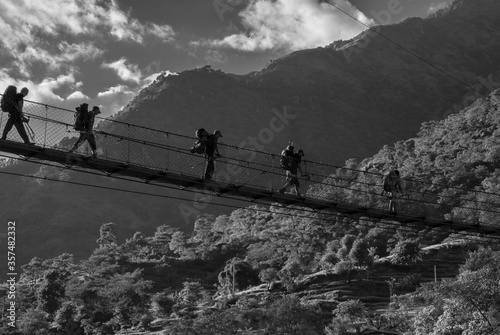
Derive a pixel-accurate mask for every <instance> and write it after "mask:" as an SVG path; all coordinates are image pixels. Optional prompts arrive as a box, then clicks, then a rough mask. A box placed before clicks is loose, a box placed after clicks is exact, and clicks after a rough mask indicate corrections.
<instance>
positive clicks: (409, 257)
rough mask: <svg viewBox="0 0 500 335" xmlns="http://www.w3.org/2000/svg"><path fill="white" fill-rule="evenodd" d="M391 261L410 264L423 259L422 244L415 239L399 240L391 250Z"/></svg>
mask: <svg viewBox="0 0 500 335" xmlns="http://www.w3.org/2000/svg"><path fill="white" fill-rule="evenodd" d="M391 256H392V257H391V263H392V264H395V265H404V266H410V265H413V264H417V263H418V262H420V261H422V252H421V250H420V245H419V244H418V242H416V241H415V240H403V241H399V242H398V243H397V244H396V246H395V247H394V249H393V250H392V251H391Z"/></svg>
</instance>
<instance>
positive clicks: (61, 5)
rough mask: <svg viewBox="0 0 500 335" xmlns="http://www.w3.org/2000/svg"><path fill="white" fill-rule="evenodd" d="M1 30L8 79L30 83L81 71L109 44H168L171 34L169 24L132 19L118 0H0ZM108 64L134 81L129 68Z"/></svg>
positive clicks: (0, 44) (0, 64) (2, 59)
mask: <svg viewBox="0 0 500 335" xmlns="http://www.w3.org/2000/svg"><path fill="white" fill-rule="evenodd" d="M0 32H1V37H0V52H1V54H2V57H0V68H2V69H5V71H4V72H3V73H4V75H6V76H7V77H8V78H10V79H8V81H9V82H27V83H29V82H33V86H35V87H37V86H38V83H40V84H43V85H46V81H47V80H46V79H45V78H53V77H56V78H57V77H58V76H59V75H60V74H65V75H71V76H78V75H82V74H81V73H80V72H79V71H80V67H81V66H86V64H88V63H89V62H91V61H94V62H98V58H100V57H104V55H105V54H106V52H107V47H108V45H109V43H111V42H116V43H118V42H121V41H126V42H133V43H134V42H135V43H139V44H142V45H145V43H146V39H145V38H146V37H149V38H153V39H156V41H160V42H167V43H168V42H172V41H173V40H174V37H175V35H176V33H175V31H174V30H173V29H172V27H171V26H169V25H158V24H154V23H151V22H141V21H139V20H138V19H136V18H134V17H132V16H131V12H125V11H123V10H122V9H121V8H120V7H119V5H118V1H117V0H109V1H101V0H51V1H35V0H23V1H18V0H4V1H1V2H0ZM110 66H111V67H113V68H114V69H115V71H117V73H118V75H119V76H120V77H121V78H124V80H127V81H133V82H139V79H138V78H137V71H136V69H134V68H133V67H127V66H126V64H120V63H117V64H110ZM83 75H84V74H83ZM36 89H37V90H38V88H36ZM40 91H41V89H40ZM41 94H42V95H44V96H47V95H48V92H42V91H41ZM56 96H57V94H54V95H53V96H52V98H55V97H56Z"/></svg>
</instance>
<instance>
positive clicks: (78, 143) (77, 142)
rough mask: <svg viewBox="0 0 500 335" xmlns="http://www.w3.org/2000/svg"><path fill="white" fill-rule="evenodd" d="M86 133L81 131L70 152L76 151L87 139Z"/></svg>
mask: <svg viewBox="0 0 500 335" xmlns="http://www.w3.org/2000/svg"><path fill="white" fill-rule="evenodd" d="M85 138H86V136H85V133H80V137H78V140H76V142H75V144H73V147H72V148H71V149H69V152H73V151H75V150H76V149H77V148H78V147H79V146H80V145H81V144H82V143H83V141H85Z"/></svg>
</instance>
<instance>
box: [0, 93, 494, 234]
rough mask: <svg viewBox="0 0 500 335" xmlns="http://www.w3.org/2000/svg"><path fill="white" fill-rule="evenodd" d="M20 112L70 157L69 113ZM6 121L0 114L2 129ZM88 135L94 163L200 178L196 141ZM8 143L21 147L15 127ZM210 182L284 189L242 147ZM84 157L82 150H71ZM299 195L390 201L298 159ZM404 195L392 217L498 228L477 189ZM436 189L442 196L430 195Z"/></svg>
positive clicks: (141, 131)
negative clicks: (91, 139) (95, 156)
mask: <svg viewBox="0 0 500 335" xmlns="http://www.w3.org/2000/svg"><path fill="white" fill-rule="evenodd" d="M23 112H24V114H25V115H26V116H28V117H29V119H30V121H29V123H28V124H27V125H29V129H28V130H29V131H28V133H31V131H32V133H33V134H34V143H35V144H36V145H37V146H41V147H44V148H53V149H57V150H62V151H68V150H69V149H70V148H71V147H72V145H73V144H74V143H75V141H76V139H77V137H78V135H79V132H77V131H75V130H74V129H73V124H74V120H75V112H74V111H71V110H67V109H63V108H58V107H54V106H49V105H44V104H40V103H37V102H33V101H29V100H25V103H24V111H23ZM7 119H8V114H7V113H0V126H1V127H2V129H3V128H4V127H5V123H6V121H7ZM96 123H97V126H96V127H95V130H94V135H95V137H96V142H97V152H98V157H99V158H101V159H105V160H109V161H115V162H122V163H126V164H133V165H136V166H141V167H147V168H149V169H154V170H158V171H168V172H174V173H177V174H180V175H185V176H190V177H194V178H200V179H202V178H203V175H204V171H205V168H206V163H207V160H206V158H205V157H204V156H203V155H199V154H194V153H191V152H190V148H191V147H192V146H193V143H194V140H195V139H194V138H193V137H189V136H183V135H178V134H172V133H169V132H166V131H162V130H158V129H153V128H149V127H143V126H137V125H133V124H128V123H125V122H120V121H117V120H112V119H105V120H104V119H102V118H96ZM7 139H8V140H12V141H18V142H22V140H21V138H20V136H19V134H18V133H17V132H16V130H15V129H13V130H12V131H11V132H10V133H9V134H8V138H7ZM219 151H220V153H221V155H222V157H221V158H219V159H217V160H216V163H215V164H216V169H215V172H214V175H213V178H212V180H214V181H216V182H221V183H222V182H223V183H228V184H233V185H236V186H248V187H253V188H257V189H259V190H263V191H270V192H277V191H278V190H279V189H280V188H281V187H283V186H284V185H285V184H286V178H285V173H284V170H283V169H282V168H281V167H280V156H279V155H277V154H272V153H268V152H261V151H256V150H251V149H247V148H242V147H237V146H231V145H226V144H223V143H220V144H219ZM76 152H77V153H81V154H90V150H89V148H88V145H87V144H85V145H83V146H81V147H80V148H79V149H78V150H77V151H76ZM302 169H303V172H304V176H302V177H300V176H299V182H300V189H301V190H302V191H303V194H304V195H305V196H306V197H307V198H314V199H319V200H326V201H330V202H336V203H339V204H346V205H353V206H357V207H362V208H365V209H378V210H384V211H385V210H387V209H388V202H389V199H388V197H387V196H386V195H385V194H382V176H381V175H380V174H376V173H368V172H363V171H358V170H354V169H347V168H344V167H337V166H332V165H328V164H323V163H317V162H312V161H303V163H302ZM402 186H403V190H404V193H405V195H404V196H399V197H395V198H394V199H393V200H394V201H395V202H396V203H397V210H398V213H405V214H407V215H411V216H414V217H422V218H424V217H425V218H433V219H438V220H446V221H453V222H465V223H467V224H471V225H475V226H477V225H486V226H500V195H498V194H492V193H487V192H481V191H476V190H466V189H459V188H455V189H453V190H452V191H450V190H451V189H450V188H444V187H441V188H440V187H436V185H434V184H432V183H430V182H427V181H419V180H414V179H405V178H402ZM436 189H438V190H440V191H435V190H436Z"/></svg>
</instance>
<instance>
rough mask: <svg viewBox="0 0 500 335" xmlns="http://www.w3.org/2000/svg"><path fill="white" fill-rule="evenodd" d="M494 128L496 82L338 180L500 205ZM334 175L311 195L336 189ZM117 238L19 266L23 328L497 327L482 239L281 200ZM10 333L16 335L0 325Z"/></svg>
mask: <svg viewBox="0 0 500 335" xmlns="http://www.w3.org/2000/svg"><path fill="white" fill-rule="evenodd" d="M499 126H500V90H497V91H495V92H494V93H493V94H491V95H490V96H489V97H488V98H486V99H481V100H478V101H477V102H475V103H474V104H473V105H472V106H470V107H469V108H467V109H465V110H463V111H461V112H460V113H458V114H456V115H451V116H449V117H448V118H447V119H446V120H443V121H432V122H427V123H425V124H423V125H422V128H421V131H420V133H419V134H418V136H417V137H415V138H411V139H408V140H406V141H400V142H397V143H395V144H394V145H391V146H386V147H384V148H383V149H382V150H381V151H380V152H379V153H378V154H376V155H375V156H373V157H371V158H367V159H365V160H363V161H362V162H359V163H357V162H356V161H355V160H349V161H348V162H347V165H346V167H348V168H351V169H352V171H353V172H352V174H350V175H349V176H345V175H343V176H342V180H344V182H345V183H357V182H359V181H360V179H362V178H365V175H367V174H374V173H376V172H383V171H385V170H387V169H388V168H398V169H400V170H401V172H402V174H403V176H404V177H406V178H409V177H411V178H418V179H425V180H428V181H432V185H431V186H427V188H428V189H427V191H428V192H432V193H434V194H436V195H437V196H438V197H439V196H444V195H447V196H448V195H450V194H454V195H456V207H455V208H448V207H447V208H440V210H450V212H455V211H458V212H460V208H461V205H462V204H463V203H464V202H470V201H471V199H470V194H469V192H468V191H467V190H468V189H475V190H477V191H482V192H484V193H481V194H484V197H485V199H486V200H487V204H488V210H491V209H496V208H498V207H499V206H500V201H499V200H498V199H497V197H498V196H497V193H498V192H497V190H498V188H499V187H500V182H499V178H498V174H499V173H500V170H499V169H498V166H499V163H500V160H499V159H500V157H499V155H498V152H499V148H500V139H499V133H498V132H499V131H498V129H499ZM339 171H345V170H339ZM362 171H365V172H362ZM339 173H344V174H345V172H339ZM338 177H340V176H338V175H335V174H332V175H331V176H330V177H329V178H328V180H336V179H339V178H338ZM347 177H348V178H347ZM328 180H326V181H325V183H324V184H323V186H322V187H320V188H315V189H311V190H309V192H330V193H331V194H334V193H335V192H339V191H338V190H337V189H338V187H337V185H335V184H333V183H330V182H329V181H328ZM405 185H406V187H409V186H411V185H413V184H412V183H409V182H408V183H406V184H405ZM342 192H348V191H342ZM344 195H345V196H346V197H351V198H352V197H353V196H354V195H352V194H349V193H345V194H344ZM352 200H354V201H356V200H358V201H362V199H352ZM466 214H467V213H463V219H464V220H471V221H472V222H475V221H474V220H481V222H482V223H483V224H491V225H499V224H500V223H499V222H497V221H496V220H490V219H488V217H478V218H476V217H467V215H466ZM486 220H489V221H488V222H486ZM117 233H118V232H117V225H116V223H106V224H104V225H102V226H101V230H100V238H99V239H98V241H97V243H96V245H95V250H94V252H93V254H92V255H91V257H89V258H88V259H85V260H83V261H75V260H74V259H73V258H72V256H71V255H69V254H63V255H61V256H59V257H55V258H53V259H46V260H42V259H38V258H35V259H33V260H32V261H31V262H30V263H29V264H26V265H24V266H23V267H22V268H23V274H22V276H21V279H20V284H21V285H20V286H19V288H18V293H17V294H18V302H19V306H20V309H19V310H18V311H17V313H18V314H17V315H18V325H19V329H20V331H21V333H22V334H26V335H28V334H30V335H31V334H47V333H48V331H47V329H50V328H52V329H53V330H54V331H56V330H57V329H59V330H62V331H65V332H66V333H69V330H71V331H72V332H74V333H75V334H83V333H85V334H117V333H123V334H125V331H126V330H141V331H147V332H150V333H151V334H153V332H156V334H169V335H174V334H200V335H201V334H203V335H209V334H214V335H215V334H233V333H235V332H237V331H239V332H240V333H241V334H297V335H298V334H328V335H333V334H356V333H357V332H358V331H361V330H363V329H365V328H370V327H371V328H378V329H382V328H384V329H389V330H391V331H398V332H400V333H402V334H407V335H410V334H412V335H413V334H418V335H424V334H425V335H449V334H469V335H480V334H481V335H483V334H497V333H499V332H500V323H499V321H500V314H499V310H500V304H499V302H500V287H499V285H498V283H499V282H500V249H499V245H498V240H496V241H492V240H491V239H489V238H488V237H485V236H475V235H474V234H471V233H467V234H460V233H450V231H448V230H447V229H446V227H442V228H432V229H431V228H428V227H425V226H421V225H417V224H415V225H410V224H405V225H402V224H399V223H397V222H393V221H391V220H390V219H385V220H382V221H377V220H372V219H369V218H364V217H361V218H352V217H349V216H343V215H340V214H326V213H321V212H313V211H307V210H304V209H300V208H293V207H281V206H270V207H263V206H251V207H247V208H241V209H238V210H235V211H233V212H232V213H231V214H229V215H221V216H212V215H206V216H203V217H200V218H199V219H198V220H197V221H196V224H195V227H194V231H193V233H192V234H186V233H184V232H182V231H180V230H179V229H177V228H175V227H170V226H168V225H161V226H159V227H158V228H157V229H156V232H155V233H154V235H152V236H144V235H142V234H140V233H137V234H135V235H134V236H129V237H128V238H127V240H126V241H125V242H124V243H119V242H118V240H117ZM4 308H6V307H4ZM4 315H8V314H4ZM2 334H13V332H12V329H10V328H8V327H4V329H2Z"/></svg>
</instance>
